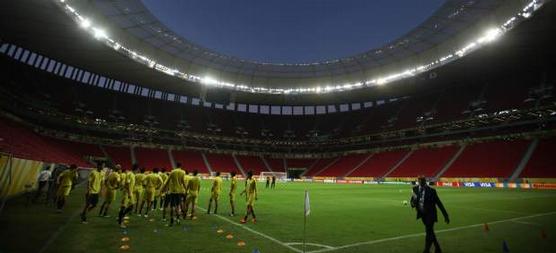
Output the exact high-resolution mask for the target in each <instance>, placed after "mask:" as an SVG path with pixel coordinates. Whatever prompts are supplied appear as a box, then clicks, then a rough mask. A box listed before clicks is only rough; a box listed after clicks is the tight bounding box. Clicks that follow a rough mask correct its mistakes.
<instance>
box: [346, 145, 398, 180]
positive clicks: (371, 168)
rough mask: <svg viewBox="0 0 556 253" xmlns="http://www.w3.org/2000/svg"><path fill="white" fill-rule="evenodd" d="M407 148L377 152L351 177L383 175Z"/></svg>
mask: <svg viewBox="0 0 556 253" xmlns="http://www.w3.org/2000/svg"><path fill="white" fill-rule="evenodd" d="M407 152H408V151H407V150H395V151H386V152H382V153H377V154H375V155H373V157H371V158H370V159H369V160H367V161H366V162H365V163H363V164H362V165H361V166H360V167H359V168H358V169H356V170H354V171H353V172H352V173H351V174H349V175H346V176H350V177H382V176H384V174H385V173H386V172H388V171H389V170H390V169H391V168H392V167H394V166H395V165H396V164H397V163H398V162H399V161H400V160H401V159H403V157H404V156H405V155H406V154H407Z"/></svg>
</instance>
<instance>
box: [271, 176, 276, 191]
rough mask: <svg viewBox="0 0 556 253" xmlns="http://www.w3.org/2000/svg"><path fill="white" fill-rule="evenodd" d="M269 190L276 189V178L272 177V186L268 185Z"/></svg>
mask: <svg viewBox="0 0 556 253" xmlns="http://www.w3.org/2000/svg"><path fill="white" fill-rule="evenodd" d="M270 188H271V189H274V188H276V176H272V184H271V185H270Z"/></svg>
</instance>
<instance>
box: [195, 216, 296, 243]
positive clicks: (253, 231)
mask: <svg viewBox="0 0 556 253" xmlns="http://www.w3.org/2000/svg"><path fill="white" fill-rule="evenodd" d="M197 208H198V209H199V210H201V211H203V212H206V211H207V209H205V208H202V207H199V206H197ZM214 216H216V217H218V218H219V219H221V220H223V221H226V222H228V223H230V224H232V225H235V226H236V227H240V228H243V229H245V230H247V231H249V232H251V233H253V234H256V235H258V236H261V237H264V238H266V239H268V240H270V241H272V242H275V243H277V244H280V245H282V246H284V247H286V248H288V249H290V250H293V251H295V252H298V253H302V251H301V250H299V249H296V248H294V247H292V246H291V245H288V244H286V243H284V242H282V241H280V240H278V239H276V238H274V237H272V236H270V235H267V234H263V233H261V232H259V231H256V230H254V229H252V228H250V227H248V226H246V225H242V224H239V223H237V222H235V221H233V220H230V219H228V218H226V217H224V216H221V215H218V214H215V215H214Z"/></svg>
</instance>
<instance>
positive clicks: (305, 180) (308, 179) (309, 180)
mask: <svg viewBox="0 0 556 253" xmlns="http://www.w3.org/2000/svg"><path fill="white" fill-rule="evenodd" d="M303 182H313V179H312V178H305V179H303Z"/></svg>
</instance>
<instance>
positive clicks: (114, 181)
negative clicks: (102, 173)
mask: <svg viewBox="0 0 556 253" xmlns="http://www.w3.org/2000/svg"><path fill="white" fill-rule="evenodd" d="M105 182H106V187H107V188H108V190H112V191H113V190H116V189H118V187H119V186H120V173H118V172H115V171H113V172H111V173H110V174H109V175H108V178H107V179H106V181H105Z"/></svg>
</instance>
